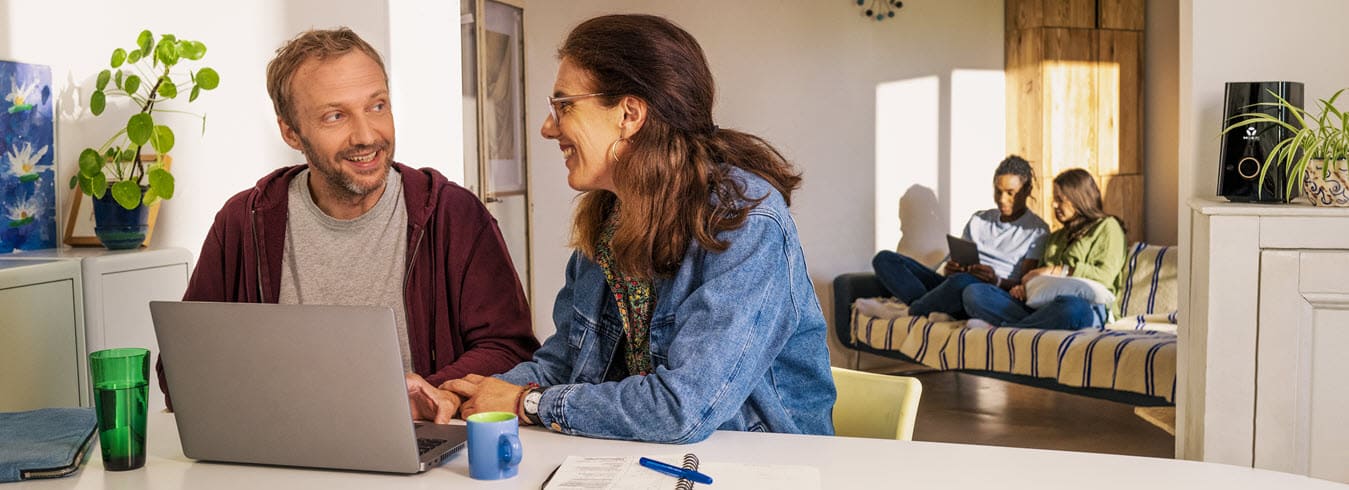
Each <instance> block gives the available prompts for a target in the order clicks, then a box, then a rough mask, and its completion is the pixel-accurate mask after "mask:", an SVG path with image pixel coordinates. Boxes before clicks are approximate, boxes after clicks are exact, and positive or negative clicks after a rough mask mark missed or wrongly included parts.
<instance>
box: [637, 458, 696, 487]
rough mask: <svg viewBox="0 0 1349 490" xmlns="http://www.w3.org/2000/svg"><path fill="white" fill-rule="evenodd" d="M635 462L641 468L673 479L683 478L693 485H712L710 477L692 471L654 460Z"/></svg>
mask: <svg viewBox="0 0 1349 490" xmlns="http://www.w3.org/2000/svg"><path fill="white" fill-rule="evenodd" d="M637 462H638V463H640V464H641V465H642V466H645V467H647V468H651V469H653V470H656V471H659V472H661V473H665V474H667V475H670V476H673V477H675V478H683V479H686V480H689V481H691V482H694V483H701V484H703V485H711V484H712V477H710V476H707V475H704V474H702V473H699V472H697V471H694V470H690V469H685V468H680V467H678V466H674V465H670V464H666V463H662V462H660V461H656V460H654V459H649V458H641V459H639V460H637Z"/></svg>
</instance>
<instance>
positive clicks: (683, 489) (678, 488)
mask: <svg viewBox="0 0 1349 490" xmlns="http://www.w3.org/2000/svg"><path fill="white" fill-rule="evenodd" d="M684 469H686V470H695V471H696V470H697V469H698V455H696V454H693V453H687V454H685V455H684ZM675 490H693V481H692V480H689V479H688V478H680V479H679V482H677V483H675Z"/></svg>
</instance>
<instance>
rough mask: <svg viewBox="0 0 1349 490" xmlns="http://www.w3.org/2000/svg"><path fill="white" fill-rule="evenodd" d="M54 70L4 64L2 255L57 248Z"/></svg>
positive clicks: (0, 67) (0, 88) (0, 84)
mask: <svg viewBox="0 0 1349 490" xmlns="http://www.w3.org/2000/svg"><path fill="white" fill-rule="evenodd" d="M51 80H52V76H51V68H50V67H47V66H44V65H31V64H27V63H15V62H10V61H0V93H3V94H5V96H4V100H3V101H0V253H11V252H14V251H18V250H36V249H41V248H53V247H55V246H56V166H55V165H53V162H54V161H55V159H56V156H55V155H54V153H55V151H54V148H53V145H54V140H55V135H56V134H55V124H54V123H53V121H52V117H53V116H54V114H55V110H54V108H53V97H52V88H51V85H52V84H51Z"/></svg>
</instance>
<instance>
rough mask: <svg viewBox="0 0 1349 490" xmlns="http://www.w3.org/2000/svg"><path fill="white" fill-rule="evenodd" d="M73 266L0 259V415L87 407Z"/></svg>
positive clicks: (76, 266) (78, 291)
mask: <svg viewBox="0 0 1349 490" xmlns="http://www.w3.org/2000/svg"><path fill="white" fill-rule="evenodd" d="M82 295H83V291H82V289H81V287H80V267H79V264H78V263H73V262H67V261H59V260H48V261H18V260H4V259H0V412H8V411H19V410H32V409H35V408H42V407H73V406H77V405H88V404H89V403H90V398H89V395H88V393H89V390H88V379H87V375H86V374H85V363H84V357H85V352H86V351H85V345H84V321H83V318H82V316H83V315H82V310H81V309H80V308H79V307H77V305H80V304H81V303H82V302H83V300H82V298H81V296H82Z"/></svg>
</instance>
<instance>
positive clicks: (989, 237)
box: [871, 155, 1049, 318]
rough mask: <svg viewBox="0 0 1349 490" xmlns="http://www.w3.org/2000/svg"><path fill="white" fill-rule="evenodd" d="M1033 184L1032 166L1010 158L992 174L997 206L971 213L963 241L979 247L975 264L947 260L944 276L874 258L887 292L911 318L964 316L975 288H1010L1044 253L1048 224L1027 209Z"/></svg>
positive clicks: (890, 257) (895, 257) (893, 257)
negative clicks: (965, 296)
mask: <svg viewBox="0 0 1349 490" xmlns="http://www.w3.org/2000/svg"><path fill="white" fill-rule="evenodd" d="M1034 185H1035V174H1034V171H1033V170H1031V167H1030V164H1029V163H1027V162H1026V160H1024V159H1022V158H1021V157H1019V156H1016V155H1012V156H1009V157H1007V158H1006V159H1004V160H1003V161H1002V163H1000V164H998V168H997V170H995V171H994V172H993V201H994V202H995V203H997V205H998V207H996V208H993V209H987V210H984V211H979V212H977V213H974V216H971V217H970V220H969V222H967V223H966V224H965V231H964V232H963V233H961V237H962V238H964V239H966V240H970V241H972V242H974V243H975V245H977V246H978V247H979V263H978V264H961V263H957V262H955V261H953V260H952V261H947V262H946V276H945V277H943V276H942V275H940V274H938V273H937V272H936V271H934V270H932V269H930V268H928V267H927V266H925V265H923V264H921V263H919V262H918V261H917V260H914V259H912V258H910V257H907V256H904V255H902V254H899V253H896V252H891V251H889V250H882V251H881V252H880V253H878V254H876V257H875V258H874V259H872V261H871V265H872V267H873V268H874V269H875V270H876V277H877V278H879V279H880V281H881V284H883V285H885V289H886V290H888V291H890V294H893V295H894V296H895V297H896V298H899V300H900V301H903V302H904V304H906V305H908V306H909V315H912V316H923V315H928V314H930V313H934V312H935V313H944V314H947V315H951V316H953V317H955V318H965V306H964V303H963V299H962V298H963V294H964V291H965V289H966V288H968V287H970V286H971V285H975V284H989V285H991V286H995V287H997V288H1000V289H1004V290H1006V289H1011V288H1012V287H1013V286H1015V285H1017V284H1020V283H1021V275H1022V274H1023V273H1025V271H1028V270H1031V269H1034V268H1035V267H1036V265H1037V264H1038V263H1039V260H1040V256H1041V254H1042V253H1043V251H1044V241H1045V236H1046V235H1047V234H1048V233H1049V225H1047V224H1045V222H1044V220H1042V219H1040V217H1039V216H1036V215H1035V213H1034V212H1033V211H1031V210H1030V209H1028V208H1027V207H1026V199H1027V198H1029V197H1030V193H1031V189H1032V188H1033V187H1034Z"/></svg>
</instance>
